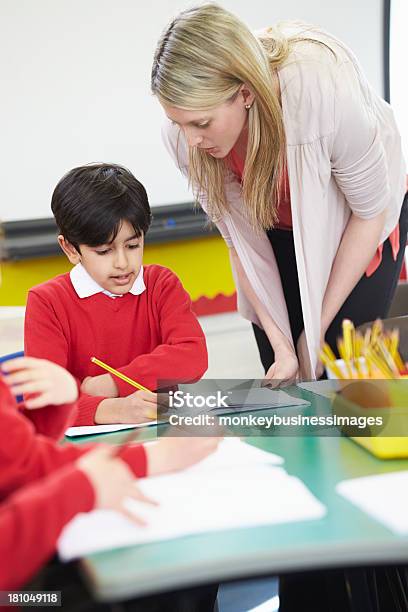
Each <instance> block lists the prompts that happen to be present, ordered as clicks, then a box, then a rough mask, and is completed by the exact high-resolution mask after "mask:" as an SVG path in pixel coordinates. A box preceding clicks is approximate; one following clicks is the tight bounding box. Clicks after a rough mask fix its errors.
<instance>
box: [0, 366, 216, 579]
mask: <svg viewBox="0 0 408 612" xmlns="http://www.w3.org/2000/svg"><path fill="white" fill-rule="evenodd" d="M1 371H2V372H3V373H6V374H7V376H4V377H2V376H0V424H1V427H0V436H1V440H0V590H7V589H9V590H10V589H17V588H19V587H21V586H23V585H24V584H25V583H26V582H27V580H29V579H30V578H31V577H32V576H33V575H34V574H35V573H36V572H37V571H38V570H39V569H40V568H41V566H42V565H44V564H45V563H46V562H47V560H48V559H49V558H50V557H51V556H52V555H53V554H54V552H55V548H56V543H57V540H58V537H59V535H60V533H61V530H62V529H63V527H64V526H65V525H66V524H67V523H68V522H69V521H70V520H71V519H72V518H73V517H74V516H75V515H76V514H78V513H79V512H88V511H90V510H92V509H93V508H108V509H113V510H118V511H120V512H124V513H125V514H127V515H128V516H132V520H136V521H137V517H135V516H134V515H130V514H129V513H128V512H126V509H125V508H123V506H122V502H123V500H124V498H125V497H128V496H130V497H135V498H136V499H141V500H143V501H146V502H149V501H150V500H148V499H146V498H145V497H144V496H143V495H142V493H141V492H140V491H139V490H138V489H137V487H136V485H135V477H142V476H146V475H154V474H160V473H165V472H169V471H173V470H179V469H182V468H184V467H188V466H189V465H192V464H193V463H195V462H197V461H199V460H201V459H203V458H204V457H205V456H206V455H208V454H209V453H210V452H212V451H213V450H215V448H216V446H217V443H218V442H217V440H216V439H215V438H198V439H194V438H184V439H183V438H170V437H169V438H161V439H160V440H159V441H158V442H157V443H156V444H153V445H147V446H146V447H144V446H143V445H135V446H128V447H125V448H124V449H122V451H121V452H119V454H118V455H115V447H114V446H112V447H109V446H106V447H105V446H102V445H100V444H98V445H96V444H93V445H86V446H84V445H81V446H75V445H68V444H67V445H64V446H59V445H57V444H56V443H55V442H54V441H53V440H51V439H50V438H49V437H48V436H43V435H39V434H36V432H35V428H34V426H33V424H32V423H31V422H30V418H29V417H31V416H33V417H35V416H37V415H38V414H40V413H41V412H42V411H43V410H50V411H53V412H54V413H55V414H56V415H58V413H59V412H60V411H61V415H62V417H61V416H60V420H59V422H60V425H61V426H63V425H64V423H63V421H64V419H65V420H67V418H68V415H69V411H70V412H71V413H72V411H75V410H76V405H75V403H73V402H75V399H76V398H77V395H78V389H77V384H76V382H75V380H74V379H73V377H72V376H71V375H70V374H69V373H68V372H67V371H66V370H64V369H63V368H61V367H60V366H58V365H56V364H53V363H51V362H49V361H46V360H39V359H32V358H20V359H15V360H12V361H8V362H6V363H4V364H2V365H1ZM9 387H10V388H9ZM10 391H12V393H13V394H14V395H19V394H21V393H25V394H33V393H34V394H35V397H32V398H31V399H28V400H26V403H25V407H26V409H25V410H23V409H18V408H17V406H16V403H15V400H14V399H13V397H12V395H11V393H10ZM47 404H53V405H51V406H47ZM66 408H69V411H68V410H67V409H66ZM27 409H28V410H27ZM34 409H35V410H34ZM37 409H40V410H37ZM33 420H34V419H33ZM49 420H50V419H49ZM44 422H45V421H44ZM65 426H66V424H65ZM44 433H45V434H48V433H49V431H47V430H45V431H44Z"/></svg>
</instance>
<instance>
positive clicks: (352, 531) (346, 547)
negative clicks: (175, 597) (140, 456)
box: [81, 390, 408, 601]
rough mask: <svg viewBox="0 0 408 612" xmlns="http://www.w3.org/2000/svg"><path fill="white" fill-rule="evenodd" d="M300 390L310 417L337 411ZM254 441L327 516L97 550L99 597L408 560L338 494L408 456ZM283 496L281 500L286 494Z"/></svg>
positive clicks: (330, 442)
mask: <svg viewBox="0 0 408 612" xmlns="http://www.w3.org/2000/svg"><path fill="white" fill-rule="evenodd" d="M296 394H297V395H299V396H301V397H303V398H304V399H308V400H309V401H311V406H310V408H307V409H306V410H305V414H315V413H319V414H322V413H327V411H328V410H329V408H330V405H329V401H328V400H327V399H325V398H323V397H321V396H317V395H314V394H312V393H310V392H308V391H300V390H296ZM265 414H267V412H266V411H265ZM155 435H156V431H155V428H146V429H144V430H143V432H142V433H141V439H149V438H152V437H155ZM124 436H126V432H119V433H115V434H109V435H108V436H103V441H104V442H112V443H115V444H116V443H118V442H120V441H121V440H122V439H123V438H124ZM95 439H98V440H102V437H101V436H93V437H90V436H88V437H86V438H82V439H81V442H89V441H90V440H95ZM247 441H248V442H249V443H251V444H254V445H255V446H259V447H260V448H263V449H264V450H267V451H271V452H274V453H277V454H278V455H281V456H282V457H283V458H284V459H285V464H284V467H285V468H286V470H287V471H288V472H289V473H290V474H293V475H296V476H298V477H299V478H301V479H302V480H303V482H304V483H305V484H306V485H307V486H308V487H309V489H310V490H311V491H312V492H313V493H314V495H315V496H316V497H317V498H318V499H319V500H320V501H321V502H322V503H323V504H325V506H326V507H327V515H326V516H325V517H324V518H323V519H321V520H315V521H304V522H300V523H288V524H284V525H271V526H262V527H258V528H246V529H239V530H237V529H234V530H230V531H222V532H219V531H218V532H214V533H207V534H200V535H197V536H188V537H184V538H179V539H176V540H170V541H166V542H160V543H157V542H156V543H152V544H143V545H139V546H132V547H129V548H124V549H118V550H113V551H109V552H104V553H98V554H95V555H91V556H89V557H87V558H86V559H83V560H82V562H81V563H82V567H83V570H84V572H85V577H86V579H87V581H88V583H89V584H90V587H91V589H92V591H93V593H94V595H95V597H96V598H98V599H100V600H105V601H109V600H118V599H122V598H128V597H135V596H142V595H147V594H152V593H155V592H160V591H167V590H170V589H177V588H183V587H188V586H192V585H195V584H201V583H210V582H222V581H225V580H232V579H238V578H248V577H251V576H261V575H267V574H269V575H273V574H278V573H282V572H285V571H296V570H308V569H314V568H328V567H342V566H343V567H344V566H348V565H361V564H366V565H367V564H370V565H373V564H376V563H384V562H387V563H388V562H389V563H394V562H398V563H406V562H407V561H408V537H401V536H397V535H394V534H393V533H392V532H390V531H389V530H388V529H386V528H385V527H383V526H382V525H381V524H380V523H378V522H376V521H375V520H374V519H372V518H370V517H369V516H367V515H366V514H365V513H363V512H362V511H360V510H359V509H357V508H356V507H354V506H353V505H352V504H351V503H349V502H348V501H347V500H345V499H343V498H342V497H340V496H339V495H337V493H336V492H335V485H336V484H337V483H338V482H339V481H341V480H344V479H348V478H357V477H359V476H365V475H369V474H379V473H384V472H391V471H396V470H406V469H408V460H386V461H384V460H379V459H376V458H375V457H373V456H372V455H371V454H369V453H368V452H367V451H365V450H364V449H363V448H361V447H359V446H358V445H357V444H356V443H354V442H353V441H352V440H349V439H347V438H344V437H333V438H330V437H319V438H318V437H251V438H247ZM242 494H243V495H245V491H243V492H242ZM186 495H188V491H186ZM276 497H277V503H279V491H277V492H276Z"/></svg>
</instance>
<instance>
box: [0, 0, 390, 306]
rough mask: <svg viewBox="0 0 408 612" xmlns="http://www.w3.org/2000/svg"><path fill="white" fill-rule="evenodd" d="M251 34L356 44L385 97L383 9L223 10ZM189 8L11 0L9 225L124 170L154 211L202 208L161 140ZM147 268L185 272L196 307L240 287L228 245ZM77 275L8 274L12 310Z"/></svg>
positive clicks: (2, 209) (287, 5)
mask: <svg viewBox="0 0 408 612" xmlns="http://www.w3.org/2000/svg"><path fill="white" fill-rule="evenodd" d="M219 3H220V4H222V5H223V6H225V7H226V8H228V9H230V10H233V11H234V12H236V13H237V14H238V15H239V16H240V17H241V18H243V19H244V20H245V21H246V22H247V23H248V24H249V25H250V27H251V28H254V29H256V28H260V27H263V26H265V25H268V24H270V23H273V22H275V21H279V20H284V19H301V20H305V21H308V22H312V23H316V24H319V25H321V26H322V27H323V28H325V29H327V30H329V31H331V32H332V33H333V34H335V35H337V36H338V37H340V38H341V39H342V40H344V41H345V42H346V43H347V44H349V45H350V46H351V47H352V48H353V50H354V51H355V53H356V55H357V56H358V58H359V59H360V61H361V63H362V66H363V68H364V70H365V72H366V74H367V76H368V78H369V79H370V81H371V83H372V85H373V86H374V88H375V89H376V90H377V91H379V92H381V93H382V89H383V62H382V53H383V49H382V45H383V38H382V27H383V26H382V10H383V1H382V0H359V1H358V2H356V1H355V0H342V2H341V3H339V2H337V0H336V1H335V0H275V1H274V2H265V1H264V0H252V1H251V2H247V0H220V2H219ZM190 4H192V3H191V2H188V3H187V2H184V1H180V0H156V1H155V2H150V3H143V4H142V3H139V2H136V0H115V2H114V3H112V2H111V1H110V0H109V1H108V0H58V2H56V1H55V0H36V2H32V1H31V0H2V1H1V2H0V52H1V57H3V58H5V59H6V61H3V62H2V63H1V66H0V77H1V78H2V82H5V83H7V87H6V88H3V92H2V107H3V112H2V113H1V115H0V122H1V123H0V128H1V134H2V147H1V148H0V163H1V167H2V170H3V172H2V196H1V198H0V218H2V219H3V220H13V219H14V220H15V219H23V218H36V217H44V216H49V214H50V210H49V201H50V194H51V190H52V188H53V186H54V184H55V182H56V181H57V180H58V178H59V177H60V175H61V174H62V173H63V172H64V171H65V170H66V169H67V168H69V167H72V166H73V165H77V164H80V163H84V162H89V161H95V160H108V161H116V162H120V163H124V164H125V165H127V166H129V167H130V168H131V169H132V170H133V171H134V172H135V173H136V174H137V176H138V177H139V178H140V179H141V180H143V181H144V182H145V184H146V186H147V189H148V191H149V194H150V199H151V202H152V204H153V205H155V204H163V203H174V202H182V201H187V200H189V199H190V197H191V195H190V194H189V193H188V190H187V188H186V183H185V181H184V179H182V178H181V177H180V175H179V173H178V172H177V170H176V169H175V167H174V166H173V163H172V162H171V161H170V159H169V158H168V156H167V154H166V152H165V151H164V147H163V146H162V143H161V140H160V125H161V122H162V114H161V110H160V108H159V106H158V104H157V102H156V101H155V100H154V99H152V97H151V95H150V93H149V71H150V66H151V60H152V54H153V49H154V46H155V43H156V40H157V37H158V36H159V34H160V32H161V30H162V28H163V27H164V25H165V24H166V23H167V21H168V20H169V18H170V17H171V16H172V15H174V14H175V13H176V12H177V11H178V10H180V9H182V8H184V7H186V6H188V5H190ZM146 259H147V261H157V262H158V263H162V264H163V265H168V266H170V267H173V268H174V270H175V272H176V273H177V274H179V276H180V277H181V279H182V281H183V283H184V285H185V286H186V288H187V290H188V291H189V292H190V293H191V294H192V297H193V299H199V298H200V296H206V297H208V298H210V299H213V298H214V296H217V295H222V294H225V295H227V296H231V295H232V293H233V291H234V289H233V282H232V277H231V273H230V272H229V262H228V255H227V250H226V249H225V247H224V245H223V243H222V241H221V239H219V238H216V237H212V238H203V239H199V240H187V241H182V242H180V243H177V244H176V243H170V244H168V245H167V244H161V245H155V246H152V247H148V248H147V250H146ZM66 269H67V263H66V261H65V259H64V258H63V257H53V258H45V259H36V260H31V261H23V262H9V263H6V264H4V268H3V276H4V284H3V288H1V289H0V305H23V304H24V303H25V299H26V294H27V291H28V289H29V287H30V286H32V285H33V284H36V283H38V282H42V281H44V280H46V279H48V278H50V277H52V276H54V275H55V274H58V273H61V272H63V271H65V270H66Z"/></svg>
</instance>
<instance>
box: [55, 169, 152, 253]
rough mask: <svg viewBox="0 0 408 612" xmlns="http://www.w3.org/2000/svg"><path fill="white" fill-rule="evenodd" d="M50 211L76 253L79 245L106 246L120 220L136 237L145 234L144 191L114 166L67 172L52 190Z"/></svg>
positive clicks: (146, 203)
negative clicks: (127, 224)
mask: <svg viewBox="0 0 408 612" xmlns="http://www.w3.org/2000/svg"><path fill="white" fill-rule="evenodd" d="M51 209H52V212H53V213H54V217H55V221H56V222H57V226H58V229H59V231H60V233H61V234H62V235H63V236H64V238H65V240H67V241H68V242H70V243H71V244H72V245H73V246H74V247H75V248H76V249H77V251H79V245H80V244H86V245H88V246H98V245H101V244H109V243H110V242H112V241H113V240H115V238H116V236H117V233H118V231H119V229H120V226H121V224H122V222H123V221H128V222H129V223H130V224H131V225H132V227H133V229H134V230H135V233H136V235H137V236H140V235H141V234H146V232H147V230H148V229H149V225H150V222H151V212H150V206H149V200H148V198H147V194H146V190H145V188H144V187H143V185H142V184H141V183H140V182H139V181H138V180H137V179H136V178H135V177H134V176H133V174H132V173H131V172H130V171H129V170H127V169H126V168H124V167H123V166H118V165H116V164H89V165H86V166H79V167H78V168H73V169H72V170H70V171H69V172H67V174H66V175H65V176H63V178H62V179H61V180H60V182H59V183H58V185H57V186H56V188H55V189H54V193H53V194H52V200H51Z"/></svg>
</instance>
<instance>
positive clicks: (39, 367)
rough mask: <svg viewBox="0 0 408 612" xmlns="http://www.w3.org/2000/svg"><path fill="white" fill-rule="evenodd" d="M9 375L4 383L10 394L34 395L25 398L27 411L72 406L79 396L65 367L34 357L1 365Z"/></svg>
mask: <svg viewBox="0 0 408 612" xmlns="http://www.w3.org/2000/svg"><path fill="white" fill-rule="evenodd" d="M1 370H2V372H4V373H6V374H8V376H5V377H4V381H5V382H6V383H7V384H8V385H9V386H10V391H11V393H12V394H13V395H23V394H24V395H29V396H31V395H34V397H28V398H25V401H24V404H25V407H26V408H43V407H44V406H49V405H56V406H58V405H59V404H71V403H72V402H74V401H75V400H76V399H77V397H78V387H77V383H76V381H75V379H74V377H73V376H71V374H70V373H69V372H67V371H66V370H65V369H64V368H62V367H61V366H59V365H57V364H56V363H52V361H48V360H47V359H35V358H34V357H18V358H17V359H11V360H10V361H6V362H4V363H3V364H2V365H1Z"/></svg>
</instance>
